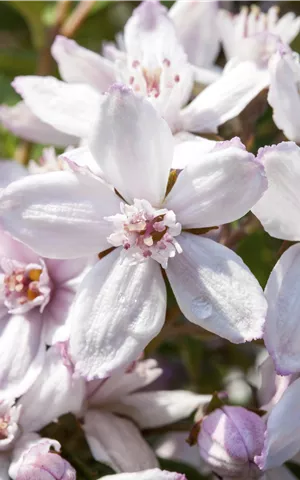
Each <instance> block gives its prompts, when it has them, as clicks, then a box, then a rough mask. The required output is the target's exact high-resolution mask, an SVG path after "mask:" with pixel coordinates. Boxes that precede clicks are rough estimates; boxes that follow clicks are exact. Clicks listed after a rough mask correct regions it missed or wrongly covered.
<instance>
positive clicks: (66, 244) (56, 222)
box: [0, 171, 120, 259]
mask: <svg viewBox="0 0 300 480" xmlns="http://www.w3.org/2000/svg"><path fill="white" fill-rule="evenodd" d="M0 205H1V207H0V209H1V210H2V219H1V221H2V224H3V225H4V228H5V229H6V230H8V231H9V232H10V233H11V234H12V235H13V236H15V237H17V238H18V239H19V240H21V241H22V242H24V243H25V244H28V245H30V247H31V248H33V249H34V250H35V251H36V252H38V253H39V254H40V255H43V256H45V257H50V258H66V259H67V258H78V257H80V256H88V255H91V254H93V253H97V252H100V251H101V250H105V249H107V248H108V247H109V244H108V242H107V240H106V237H107V236H108V235H109V234H110V233H111V226H110V224H109V222H107V221H106V220H104V216H106V215H114V214H115V213H116V212H118V211H119V210H120V200H119V198H118V197H117V196H116V195H115V194H114V193H113V191H112V190H111V189H110V188H109V187H108V186H107V185H106V184H105V183H103V182H102V181H101V180H100V179H99V180H98V179H96V178H93V177H91V176H89V175H81V174H75V173H73V172H67V171H65V172H53V173H45V174H41V175H32V176H29V177H26V178H24V179H22V180H19V181H17V182H14V183H12V184H11V185H10V186H9V187H8V188H7V189H5V191H4V192H3V194H2V196H1V203H0Z"/></svg>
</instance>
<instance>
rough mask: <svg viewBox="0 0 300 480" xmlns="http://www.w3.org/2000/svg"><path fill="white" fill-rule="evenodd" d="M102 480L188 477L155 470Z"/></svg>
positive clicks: (120, 474) (157, 479)
mask: <svg viewBox="0 0 300 480" xmlns="http://www.w3.org/2000/svg"><path fill="white" fill-rule="evenodd" d="M99 480H100V479H99ZM102 480H186V476H185V475H183V474H181V473H176V472H168V471H167V470H159V469H158V468H154V469H152V470H144V471H143V472H136V473H119V474H116V475H106V476H105V477H102Z"/></svg>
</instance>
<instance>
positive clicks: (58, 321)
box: [43, 286, 75, 345]
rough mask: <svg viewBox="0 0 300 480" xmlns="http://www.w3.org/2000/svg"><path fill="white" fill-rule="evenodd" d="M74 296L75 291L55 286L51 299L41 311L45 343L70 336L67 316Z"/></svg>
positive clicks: (59, 340)
mask: <svg viewBox="0 0 300 480" xmlns="http://www.w3.org/2000/svg"><path fill="white" fill-rule="evenodd" d="M74 297H75V291H74V290H70V289H69V288H64V287H62V286H56V287H55V290H54V292H52V294H51V299H50V302H49V303H48V305H46V308H45V310H44V311H43V336H44V340H45V343H46V344H47V345H54V344H55V343H57V342H65V341H67V340H68V339H69V337H70V324H69V323H68V322H67V316H68V313H69V310H70V308H71V305H72V302H73V300H74Z"/></svg>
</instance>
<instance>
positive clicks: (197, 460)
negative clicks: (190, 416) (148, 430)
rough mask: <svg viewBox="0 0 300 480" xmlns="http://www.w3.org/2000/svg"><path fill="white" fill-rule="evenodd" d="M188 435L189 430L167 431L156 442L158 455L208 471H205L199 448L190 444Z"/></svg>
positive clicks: (202, 471) (201, 470)
mask: <svg viewBox="0 0 300 480" xmlns="http://www.w3.org/2000/svg"><path fill="white" fill-rule="evenodd" d="M187 437H188V432H169V433H167V434H166V435H164V436H163V437H162V438H160V439H159V441H158V444H156V447H155V453H156V455H157V456H158V457H160V458H166V459H167V460H175V461H177V462H183V463H185V464H188V465H191V466H192V467H194V468H196V469H197V470H199V471H200V473H206V472H204V465H203V460H202V459H201V457H200V455H199V450H198V449H197V448H191V446H190V445H188V443H187V441H186V439H187Z"/></svg>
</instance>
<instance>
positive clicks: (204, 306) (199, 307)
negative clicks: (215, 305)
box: [191, 297, 212, 320]
mask: <svg viewBox="0 0 300 480" xmlns="http://www.w3.org/2000/svg"><path fill="white" fill-rule="evenodd" d="M191 310H192V312H193V314H194V315H196V317H197V318H199V319H201V320H205V319H206V318H208V317H210V316H211V314H212V305H211V303H210V302H209V301H208V300H207V299H206V298H203V297H197V298H194V299H193V300H192V307H191Z"/></svg>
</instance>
